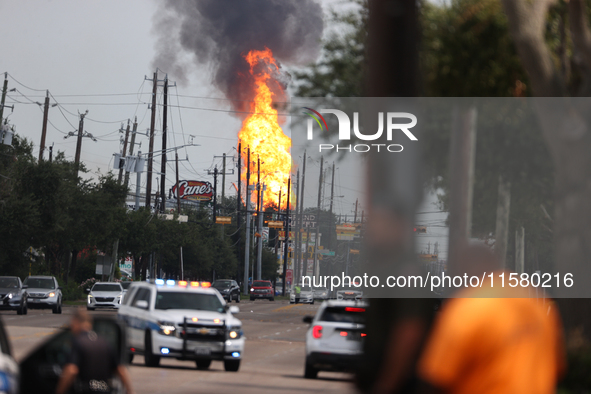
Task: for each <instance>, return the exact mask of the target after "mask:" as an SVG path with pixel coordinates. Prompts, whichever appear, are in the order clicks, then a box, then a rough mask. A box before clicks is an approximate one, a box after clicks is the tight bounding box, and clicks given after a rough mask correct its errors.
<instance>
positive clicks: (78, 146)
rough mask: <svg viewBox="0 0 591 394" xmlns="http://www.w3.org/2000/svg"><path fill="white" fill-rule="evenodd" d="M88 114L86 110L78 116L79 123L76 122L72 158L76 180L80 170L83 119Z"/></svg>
mask: <svg viewBox="0 0 591 394" xmlns="http://www.w3.org/2000/svg"><path fill="white" fill-rule="evenodd" d="M86 114H88V110H86V112H85V113H83V114H80V122H78V140H77V141H76V156H75V157H74V167H75V168H76V178H78V170H79V168H80V151H81V149H82V136H83V133H84V117H85V116H86Z"/></svg>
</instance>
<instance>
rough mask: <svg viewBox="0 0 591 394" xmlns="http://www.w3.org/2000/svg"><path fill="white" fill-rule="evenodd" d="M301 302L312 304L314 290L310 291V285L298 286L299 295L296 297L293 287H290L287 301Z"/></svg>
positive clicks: (291, 302)
mask: <svg viewBox="0 0 591 394" xmlns="http://www.w3.org/2000/svg"><path fill="white" fill-rule="evenodd" d="M298 302H301V303H303V304H314V292H313V291H312V287H310V286H300V296H299V298H298V297H297V293H296V291H295V287H294V288H293V289H291V293H290V294H289V303H290V304H293V303H296V304H297V303H298Z"/></svg>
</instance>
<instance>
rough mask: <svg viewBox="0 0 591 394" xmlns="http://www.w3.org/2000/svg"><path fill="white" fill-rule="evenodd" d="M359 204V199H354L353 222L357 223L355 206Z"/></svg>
mask: <svg viewBox="0 0 591 394" xmlns="http://www.w3.org/2000/svg"><path fill="white" fill-rule="evenodd" d="M358 205H359V199H356V200H355V216H354V217H353V223H357V206H358Z"/></svg>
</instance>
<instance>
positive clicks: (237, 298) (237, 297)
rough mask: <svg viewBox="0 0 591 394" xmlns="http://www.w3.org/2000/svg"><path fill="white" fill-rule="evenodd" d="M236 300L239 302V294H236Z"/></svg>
mask: <svg viewBox="0 0 591 394" xmlns="http://www.w3.org/2000/svg"><path fill="white" fill-rule="evenodd" d="M236 302H240V294H237V295H236Z"/></svg>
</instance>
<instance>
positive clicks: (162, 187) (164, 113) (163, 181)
mask: <svg viewBox="0 0 591 394" xmlns="http://www.w3.org/2000/svg"><path fill="white" fill-rule="evenodd" d="M167 110H168V74H166V76H165V77H164V109H163V111H162V159H161V160H160V163H161V166H160V172H161V174H160V195H161V204H160V212H162V213H164V210H165V209H166V207H165V205H166V193H165V191H164V190H165V188H166V127H167V120H168V112H167Z"/></svg>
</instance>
